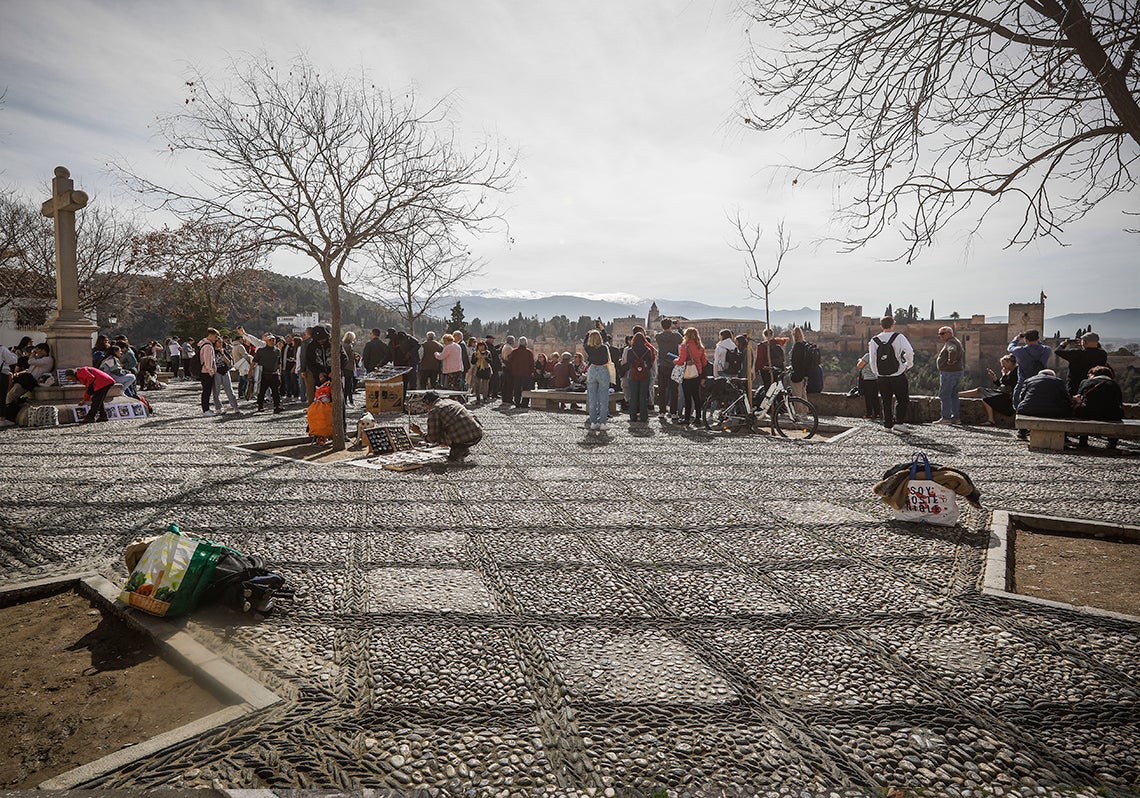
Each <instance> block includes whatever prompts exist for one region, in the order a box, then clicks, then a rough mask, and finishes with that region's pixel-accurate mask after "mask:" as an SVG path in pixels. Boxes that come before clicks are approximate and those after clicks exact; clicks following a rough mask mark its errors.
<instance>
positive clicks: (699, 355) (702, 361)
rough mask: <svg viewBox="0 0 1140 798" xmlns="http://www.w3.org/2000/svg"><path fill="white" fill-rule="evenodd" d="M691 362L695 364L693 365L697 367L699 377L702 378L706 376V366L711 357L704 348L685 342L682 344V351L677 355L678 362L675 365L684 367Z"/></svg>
mask: <svg viewBox="0 0 1140 798" xmlns="http://www.w3.org/2000/svg"><path fill="white" fill-rule="evenodd" d="M690 360H691V361H692V362H693V365H694V366H696V367H697V375H698V376H700V375H702V374H704V372H705V366H707V365H708V363H709V357H708V355H706V354H705V350H704V348H702V347H699V346H695V345H692V344H690V343H689V342H688V341H685V342H684V343H682V344H681V351H680V352H679V353H678V354H677V362H676V363H674V364H673V365H674V366H683V365H685V364H686V363H688V362H689V361H690Z"/></svg>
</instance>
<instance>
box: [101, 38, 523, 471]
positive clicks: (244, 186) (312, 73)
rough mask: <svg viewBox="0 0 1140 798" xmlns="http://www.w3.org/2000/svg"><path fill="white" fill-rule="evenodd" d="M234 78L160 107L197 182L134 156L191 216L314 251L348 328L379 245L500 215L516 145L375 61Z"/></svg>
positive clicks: (167, 132)
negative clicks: (349, 73)
mask: <svg viewBox="0 0 1140 798" xmlns="http://www.w3.org/2000/svg"><path fill="white" fill-rule="evenodd" d="M229 78H230V80H229V82H228V83H220V84H218V85H214V84H213V83H211V82H210V81H207V80H206V78H205V77H204V76H203V75H201V74H196V75H195V76H194V77H193V78H192V79H191V80H189V81H187V89H188V97H187V98H186V103H185V104H184V105H183V108H182V112H181V113H178V114H174V115H172V116H168V117H165V118H163V119H161V120H160V130H161V131H162V134H163V136H164V138H165V139H166V141H167V144H168V146H169V148H170V150H171V152H173V153H175V154H177V155H179V156H184V157H186V158H187V159H189V160H190V161H192V163H191V164H190V165H189V166H188V171H189V173H190V175H191V177H192V179H191V180H190V181H188V182H187V184H186V185H182V186H165V185H159V184H157V183H155V182H153V181H151V180H149V179H147V178H145V177H143V176H141V175H138V174H134V173H132V172H130V171H129V170H127V169H121V172H122V174H123V175H124V177H125V178H126V179H127V180H128V182H129V183H131V184H132V185H133V186H134V187H135V188H137V189H139V190H140V191H142V192H144V193H147V194H149V195H151V196H155V197H158V198H159V200H160V206H163V207H167V208H170V209H173V210H175V211H176V212H178V214H179V216H181V217H182V218H201V219H203V220H205V221H208V222H210V223H220V224H224V225H226V226H227V227H231V228H233V229H235V230H237V231H238V232H241V233H243V234H245V235H248V236H250V237H252V238H256V239H257V240H259V241H261V242H262V243H263V244H265V245H266V246H267V247H269V248H277V247H284V248H287V249H291V250H294V251H296V252H299V253H302V254H304V255H305V256H307V257H309V258H311V259H312V260H313V262H314V263H315V264H316V265H317V266H318V267H319V268H320V271H321V276H322V277H323V278H324V281H325V285H326V287H327V288H328V291H329V301H330V305H331V316H332V328H333V329H332V339H333V340H334V341H336V342H338V341H339V340H340V314H341V309H340V288H341V286H345V285H352V284H354V283H355V282H357V281H360V280H363V279H365V278H368V277H369V270H371V269H374V268H375V266H376V263H377V259H376V258H375V257H369V250H372V251H380V250H381V249H382V248H384V247H385V246H388V245H389V244H393V243H395V242H398V241H400V240H401V239H403V238H404V237H406V236H410V235H413V234H414V233H415V231H416V230H417V229H418V228H419V225H420V224H421V221H423V222H424V223H430V226H431V227H432V228H436V227H438V228H439V229H444V230H462V231H466V232H471V233H474V232H479V231H481V230H483V229H484V227H485V226H486V225H487V224H488V223H490V222H492V221H493V220H495V219H496V218H497V211H496V210H495V208H494V207H493V206H492V204H491V203H490V202H489V200H490V198H491V196H492V195H495V194H497V193H499V192H502V191H506V190H508V189H509V188H510V174H511V171H512V169H513V166H514V158H513V156H508V155H505V154H503V153H501V152H500V151H499V149H498V147H497V146H495V145H494V144H492V143H489V142H487V143H483V144H480V145H477V146H475V147H474V148H472V149H470V150H464V149H463V148H461V146H460V145H459V143H458V141H457V140H456V138H455V135H454V132H453V130H452V129H451V128H450V127H449V126H448V124H447V123H448V115H449V108H448V107H447V105H446V104H445V103H443V102H440V103H436V104H434V105H431V106H429V107H428V108H427V109H426V110H421V109H420V108H418V107H417V103H416V99H415V97H414V96H413V95H411V94H410V93H409V94H407V95H405V96H404V98H403V99H397V98H395V97H393V96H392V95H391V94H389V93H387V92H384V91H381V90H378V89H377V88H376V86H375V85H374V84H373V83H372V82H371V81H370V80H369V79H368V77H367V76H366V75H360V76H357V77H353V78H340V77H335V76H332V77H329V76H326V75H324V74H322V73H321V72H320V71H319V70H318V69H317V68H316V67H315V66H314V65H313V64H311V63H310V62H308V61H307V60H305V59H302V58H299V59H297V60H295V61H294V62H292V63H291V64H290V65H289V66H288V67H284V68H282V67H278V66H277V65H276V64H274V63H273V62H271V61H269V60H268V59H267V58H260V59H252V60H249V61H245V62H240V63H235V64H233V65H232V67H231V70H230V75H229ZM331 381H332V385H333V420H334V423H333V427H334V433H335V437H334V440H333V443H334V446H335V447H336V448H338V449H342V448H344V424H343V421H344V407H343V401H342V388H341V375H340V364H339V360H338V359H337V358H333V374H332V380H331Z"/></svg>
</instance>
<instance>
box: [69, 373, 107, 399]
mask: <svg viewBox="0 0 1140 798" xmlns="http://www.w3.org/2000/svg"><path fill="white" fill-rule="evenodd" d="M75 379H77V380H79V382H80V383H81V384H83V385H86V386H87V394H86V395H87V396H92V395H94V393H95V392H96V391H100V390H102V389H103V388H106V387H107V386H109V385H114V384H115V380H114V378H112V377H111V375H110V374H108V373H107V372H105V371H101V370H99V369H97V368H92V367H91V366H80V367H79V368H77V369H76V370H75Z"/></svg>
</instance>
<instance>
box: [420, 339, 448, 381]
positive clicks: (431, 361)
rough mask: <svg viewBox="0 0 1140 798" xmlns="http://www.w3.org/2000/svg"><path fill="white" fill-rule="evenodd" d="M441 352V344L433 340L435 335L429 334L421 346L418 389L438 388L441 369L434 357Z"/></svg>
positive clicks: (437, 359) (436, 358)
mask: <svg viewBox="0 0 1140 798" xmlns="http://www.w3.org/2000/svg"><path fill="white" fill-rule="evenodd" d="M442 351H443V344H441V343H440V342H439V341H437V340H435V333H434V332H429V333H428V334H427V337H426V339H425V340H424V345H423V355H422V356H421V357H420V389H421V390H424V389H427V388H431V389H436V388H438V387H439V375H440V374H441V367H440V361H439V358H438V357H436V355H438V354H439V353H440V352H442Z"/></svg>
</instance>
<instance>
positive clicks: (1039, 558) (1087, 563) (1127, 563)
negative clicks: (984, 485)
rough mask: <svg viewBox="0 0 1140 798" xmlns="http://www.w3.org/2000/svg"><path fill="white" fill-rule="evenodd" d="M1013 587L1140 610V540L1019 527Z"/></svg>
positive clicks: (1056, 597) (1082, 603) (1131, 611)
mask: <svg viewBox="0 0 1140 798" xmlns="http://www.w3.org/2000/svg"><path fill="white" fill-rule="evenodd" d="M1013 553H1014V558H1013V559H1014V570H1013V587H1012V589H1013V591H1014V592H1017V593H1021V594H1022V595H1026V596H1035V597H1037V598H1043V599H1050V600H1052V601H1063V602H1065V603H1066V604H1074V605H1078V606H1086V607H1097V608H1099V609H1102V610H1111V611H1112V612H1122V613H1124V614H1126V615H1140V544H1138V543H1135V542H1132V541H1130V540H1127V539H1124V538H1110V537H1105V538H1091V537H1084V536H1080V535H1065V534H1060V533H1056V532H1051V533H1045V532H1041V531H1039V530H1035V529H1031V528H1027V527H1025V526H1017V527H1015V528H1014V540H1013Z"/></svg>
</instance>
